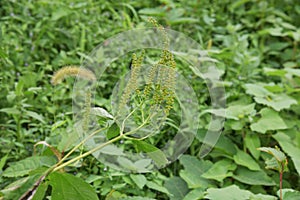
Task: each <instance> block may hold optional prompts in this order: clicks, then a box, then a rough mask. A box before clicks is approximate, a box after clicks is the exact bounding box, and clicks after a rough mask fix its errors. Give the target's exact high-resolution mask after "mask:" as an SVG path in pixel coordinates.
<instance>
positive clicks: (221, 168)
mask: <svg viewBox="0 0 300 200" xmlns="http://www.w3.org/2000/svg"><path fill="white" fill-rule="evenodd" d="M235 168H236V165H235V164H234V163H233V162H232V161H230V160H228V159H224V160H220V161H218V162H216V163H215V164H214V165H213V166H212V167H211V168H210V169H209V170H208V171H206V172H205V173H203V174H202V177H203V178H207V179H213V180H217V181H219V182H221V181H223V179H225V178H226V177H230V176H232V175H233V174H232V172H230V171H231V170H234V169H235Z"/></svg>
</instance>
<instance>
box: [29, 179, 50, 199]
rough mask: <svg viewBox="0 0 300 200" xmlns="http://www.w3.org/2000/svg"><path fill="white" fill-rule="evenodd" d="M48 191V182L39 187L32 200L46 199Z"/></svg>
mask: <svg viewBox="0 0 300 200" xmlns="http://www.w3.org/2000/svg"><path fill="white" fill-rule="evenodd" d="M47 189H48V182H45V183H42V184H40V185H39V186H38V188H37V190H36V192H35V193H34V196H33V198H32V200H41V199H44V196H45V194H46V191H47Z"/></svg>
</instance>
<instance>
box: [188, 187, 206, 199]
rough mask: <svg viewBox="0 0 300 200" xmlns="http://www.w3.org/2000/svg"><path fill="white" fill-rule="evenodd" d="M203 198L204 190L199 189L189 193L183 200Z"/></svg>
mask: <svg viewBox="0 0 300 200" xmlns="http://www.w3.org/2000/svg"><path fill="white" fill-rule="evenodd" d="M203 197H204V190H203V189H202V188H197V189H194V190H191V191H190V192H189V193H187V194H186V196H185V197H184V199H183V200H199V199H203Z"/></svg>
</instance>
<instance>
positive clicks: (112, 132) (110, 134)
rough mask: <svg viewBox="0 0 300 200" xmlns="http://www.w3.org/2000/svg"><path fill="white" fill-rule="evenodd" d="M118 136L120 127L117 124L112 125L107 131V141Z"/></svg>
mask: <svg viewBox="0 0 300 200" xmlns="http://www.w3.org/2000/svg"><path fill="white" fill-rule="evenodd" d="M119 134H120V127H119V126H118V124H117V123H113V124H112V125H111V126H110V127H109V128H108V130H107V133H106V137H107V139H108V140H110V139H113V138H115V137H117V136H118V135H119Z"/></svg>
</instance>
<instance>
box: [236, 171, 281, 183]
mask: <svg viewBox="0 0 300 200" xmlns="http://www.w3.org/2000/svg"><path fill="white" fill-rule="evenodd" d="M233 178H234V179H236V180H238V181H240V182H241V183H245V184H248V185H265V186H272V185H275V184H276V183H275V182H274V181H273V180H272V178H270V177H269V176H268V175H267V174H266V173H265V172H264V171H262V170H261V171H251V170H249V169H247V168H245V167H240V168H238V169H237V170H236V172H235V174H234V175H233Z"/></svg>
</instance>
